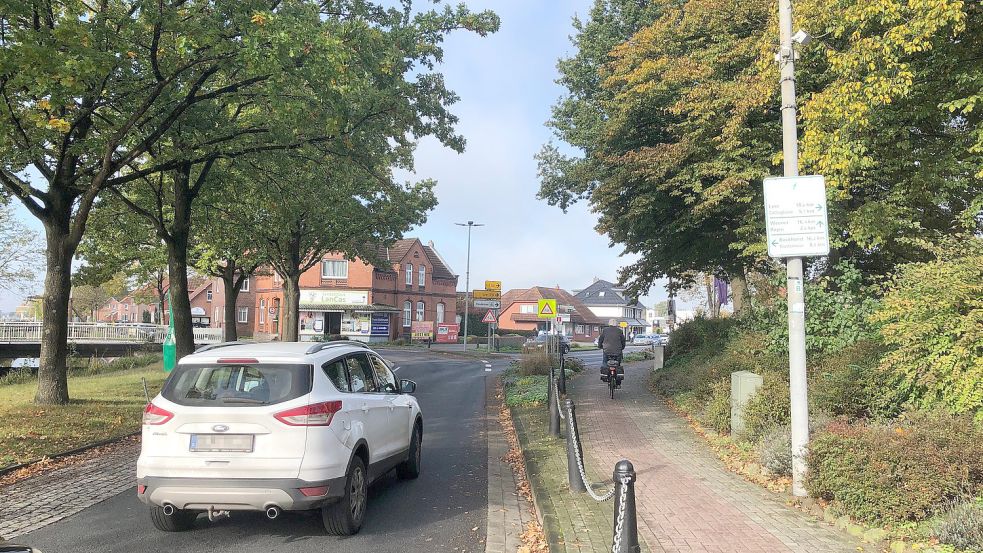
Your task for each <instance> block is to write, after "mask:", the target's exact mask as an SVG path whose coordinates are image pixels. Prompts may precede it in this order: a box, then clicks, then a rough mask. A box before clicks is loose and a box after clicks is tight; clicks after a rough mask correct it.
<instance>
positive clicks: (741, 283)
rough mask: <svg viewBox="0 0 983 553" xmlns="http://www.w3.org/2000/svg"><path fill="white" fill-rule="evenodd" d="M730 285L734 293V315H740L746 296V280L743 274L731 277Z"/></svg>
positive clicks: (742, 311)
mask: <svg viewBox="0 0 983 553" xmlns="http://www.w3.org/2000/svg"><path fill="white" fill-rule="evenodd" d="M730 286H731V290H732V293H733V294H734V315H741V314H742V313H744V307H745V306H744V298H745V297H746V296H747V280H745V279H744V274H743V273H742V274H740V275H737V276H733V277H731V279H730Z"/></svg>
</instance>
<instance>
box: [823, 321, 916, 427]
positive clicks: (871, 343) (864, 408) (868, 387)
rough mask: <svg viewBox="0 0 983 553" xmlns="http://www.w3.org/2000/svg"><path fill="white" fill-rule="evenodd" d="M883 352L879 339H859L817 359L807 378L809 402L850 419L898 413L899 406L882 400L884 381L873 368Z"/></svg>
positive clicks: (876, 369)
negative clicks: (813, 369)
mask: <svg viewBox="0 0 983 553" xmlns="http://www.w3.org/2000/svg"><path fill="white" fill-rule="evenodd" d="M885 351H886V348H885V347H884V344H883V343H881V342H880V341H879V340H863V341H860V342H857V343H856V344H853V345H851V346H848V347H846V348H844V349H842V350H840V351H838V352H835V353H832V354H829V355H827V356H822V357H820V358H819V359H817V360H816V365H817V369H816V370H815V371H814V372H813V373H812V374H811V375H810V381H809V396H810V398H809V400H810V403H811V404H812V405H813V406H814V407H815V408H817V409H818V410H819V411H822V412H824V413H829V414H831V415H835V416H841V415H842V416H846V417H849V418H851V419H858V418H866V417H870V416H872V415H875V414H876V415H880V416H896V415H898V414H899V413H900V411H899V406H897V405H889V404H887V403H885V402H884V401H883V399H882V398H883V396H884V390H883V386H884V383H883V379H882V375H881V373H880V372H879V370H878V368H877V367H878V365H879V364H880V361H881V358H882V357H883V356H884V353H885Z"/></svg>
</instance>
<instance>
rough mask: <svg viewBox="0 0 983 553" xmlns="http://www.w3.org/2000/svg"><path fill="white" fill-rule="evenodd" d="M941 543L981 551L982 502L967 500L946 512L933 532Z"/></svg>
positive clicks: (982, 533) (982, 539)
mask: <svg viewBox="0 0 983 553" xmlns="http://www.w3.org/2000/svg"><path fill="white" fill-rule="evenodd" d="M935 535H936V537H938V538H939V541H941V542H942V543H947V544H949V545H953V546H955V547H957V548H959V549H964V550H967V551H983V503H981V502H980V501H972V502H970V501H967V502H963V503H960V504H958V505H956V506H955V507H953V508H952V509H951V510H949V511H948V512H946V514H945V515H944V516H943V517H942V522H941V523H940V524H939V527H938V529H937V530H936V532H935Z"/></svg>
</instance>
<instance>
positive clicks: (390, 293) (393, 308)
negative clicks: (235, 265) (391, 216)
mask: <svg viewBox="0 0 983 553" xmlns="http://www.w3.org/2000/svg"><path fill="white" fill-rule="evenodd" d="M380 257H382V258H384V259H385V260H386V261H387V263H386V264H385V265H383V266H374V265H371V264H370V263H368V262H366V261H363V260H361V259H355V260H347V259H345V258H344V256H343V255H342V254H340V253H329V254H327V255H325V256H324V257H323V258H322V259H321V261H320V263H318V264H317V265H316V266H314V267H312V268H311V269H310V270H308V271H306V272H304V274H302V275H301V277H300V330H299V334H300V339H301V340H315V339H318V338H320V337H323V336H331V335H342V336H347V337H349V338H352V339H357V340H362V341H367V342H378V341H387V340H392V339H395V338H398V337H402V336H409V334H410V330H411V326H412V323H413V321H431V322H438V323H441V322H454V312H455V306H456V289H457V280H458V277H457V275H455V274H454V273H453V272H452V271H451V269H450V267H449V266H448V264H447V263H446V261H444V259H443V258H442V257H441V256H440V254H439V253H437V250H436V249H435V248H434V245H433V242H430V243H428V244H423V243H422V242H421V241H420V240H419V239H417V238H406V239H403V240H398V241H396V243H394V244H393V245H392V246H390V247H388V248H385V249H384V250H383V251H381V252H380ZM254 280H255V290H254V292H252V293H253V294H254V295H253V306H254V308H253V313H254V318H253V324H252V327H253V330H254V333H255V335H256V336H257V337H270V338H271V337H274V336H279V335H281V334H282V331H283V328H282V322H281V319H280V313H281V309H282V306H283V305H284V303H283V281H282V280H281V279H280V277H279V275H277V274H276V273H275V272H274V271H272V270H270V269H268V268H267V269H261V270H259V271H257V274H256V275H255V278H254Z"/></svg>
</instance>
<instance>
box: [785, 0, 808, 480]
mask: <svg viewBox="0 0 983 553" xmlns="http://www.w3.org/2000/svg"><path fill="white" fill-rule="evenodd" d="M778 16H779V17H778V19H779V21H778V26H779V34H780V38H781V41H780V50H779V55H778V61H779V65H780V66H781V87H782V152H783V155H784V158H785V159H784V163H785V176H786V177H795V176H798V174H799V145H798V131H797V129H796V120H795V118H796V105H795V102H796V100H795V51H794V50H793V47H792V0H778ZM786 267H787V275H788V276H787V278H788V280H787V283H786V284H787V285H786V290H788V292H787V294H788V296H787V297H788V363H789V382H790V385H789V388H790V391H791V398H790V399H791V416H792V421H791V422H792V494H793V495H795V496H799V497H804V496H806V489H805V485H804V480H805V472H806V463H805V453H806V448H807V447H808V445H809V400H808V391H807V384H806V344H805V338H806V334H805V294H804V290H803V285H804V283H803V269H802V258H801V257H790V258H788V260H787V265H786Z"/></svg>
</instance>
